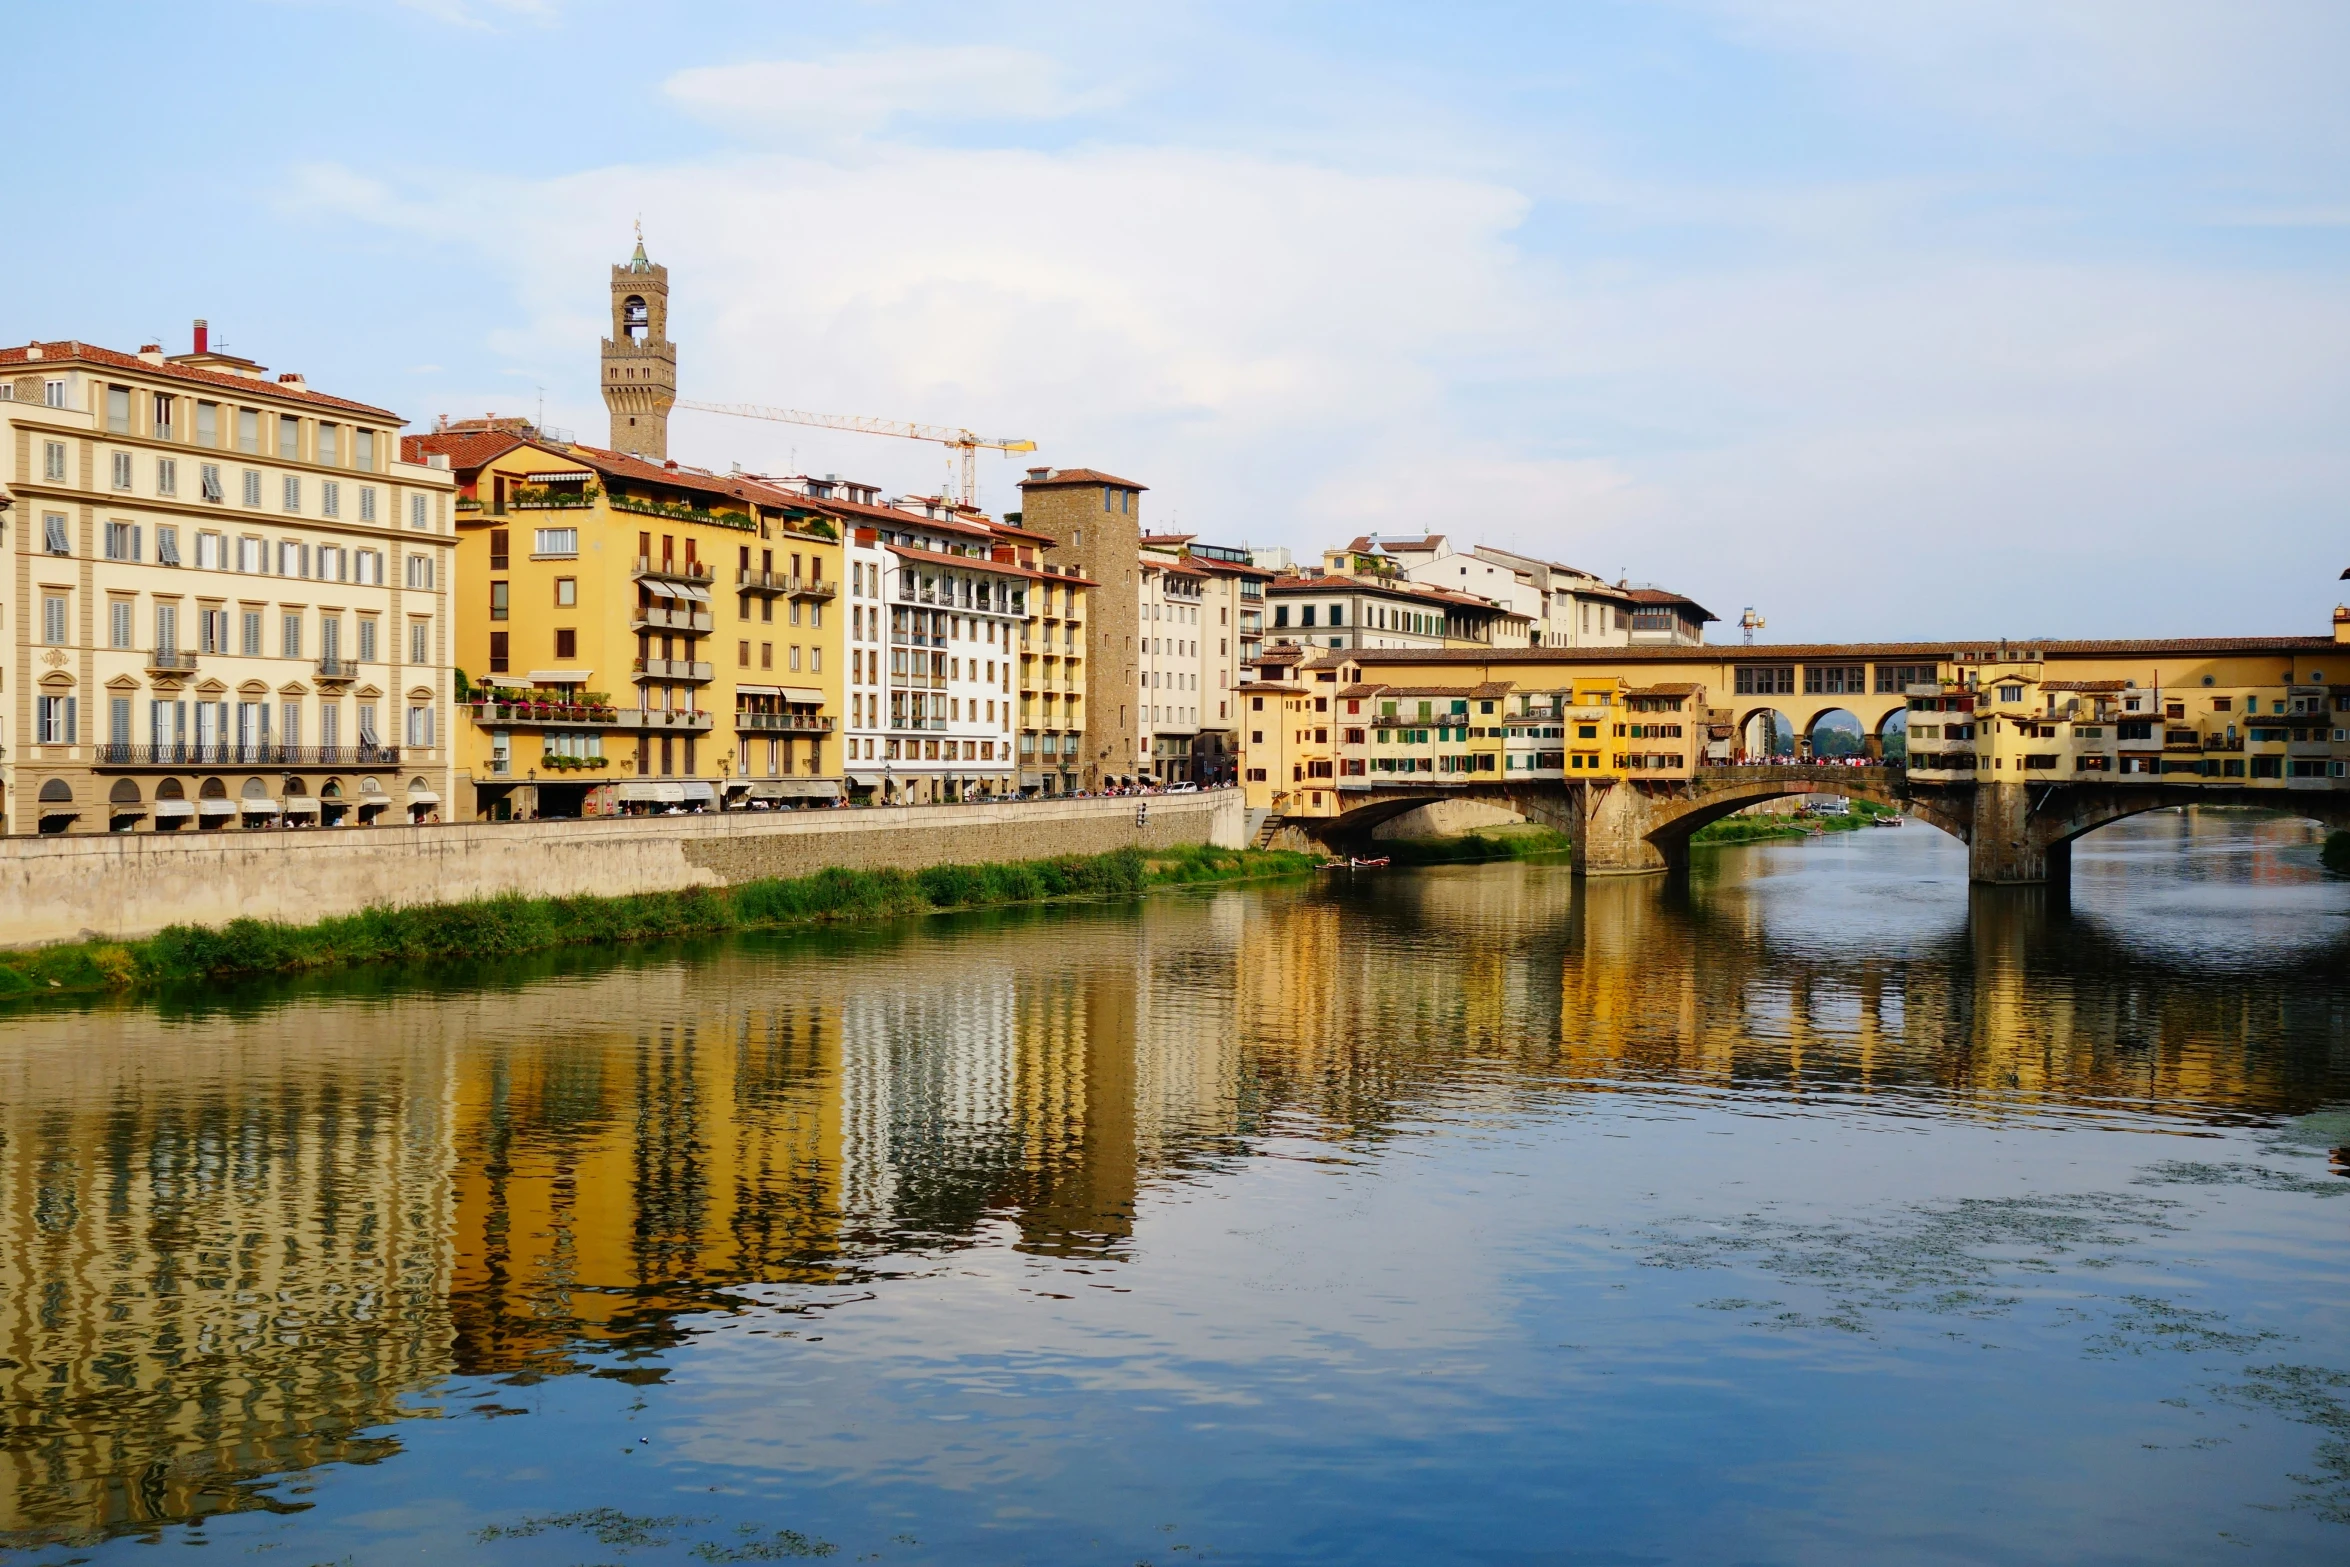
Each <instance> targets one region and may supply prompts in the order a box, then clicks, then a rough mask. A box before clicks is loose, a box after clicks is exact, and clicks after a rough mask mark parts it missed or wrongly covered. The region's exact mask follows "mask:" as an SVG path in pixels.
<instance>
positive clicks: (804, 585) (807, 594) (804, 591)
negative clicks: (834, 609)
mask: <svg viewBox="0 0 2350 1567" xmlns="http://www.w3.org/2000/svg"><path fill="white" fill-rule="evenodd" d="M791 592H792V597H794V598H803V599H828V598H831V597H833V596H834V595H835V594H837V593H839V592H840V584H839V583H837V582H833V581H829V580H827V579H826V578H823V577H794V578H792V586H791Z"/></svg>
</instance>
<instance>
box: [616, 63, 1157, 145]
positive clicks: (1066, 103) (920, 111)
mask: <svg viewBox="0 0 2350 1567" xmlns="http://www.w3.org/2000/svg"><path fill="white" fill-rule="evenodd" d="M661 90H662V92H663V93H664V94H666V95H667V96H668V98H669V100H670V101H671V102H672V103H674V104H676V105H677V106H678V107H679V108H681V109H683V110H685V111H686V112H688V113H690V114H693V115H695V116H697V117H698V118H701V119H705V120H710V121H713V122H715V123H718V124H720V125H724V126H726V127H727V128H729V129H731V130H735V131H751V132H763V133H768V134H775V133H781V134H783V135H786V136H790V137H800V138H810V139H843V138H850V137H856V136H861V135H868V134H871V133H873V132H876V131H879V130H881V129H883V128H884V127H886V126H888V125H889V124H891V123H892V122H893V121H900V120H930V121H956V120H1053V119H1060V118H1063V117H1065V116H1068V115H1072V114H1077V113H1080V112H1082V111H1084V110H1087V109H1091V108H1097V107H1101V106H1103V105H1105V104H1107V103H1109V102H1111V101H1113V96H1112V95H1111V94H1109V93H1108V92H1106V91H1103V90H1099V89H1097V90H1095V91H1091V92H1084V93H1080V92H1076V91H1073V90H1072V89H1071V88H1070V87H1069V86H1068V84H1067V83H1066V82H1065V81H1064V80H1063V74H1062V69H1061V66H1060V65H1059V63H1058V62H1056V61H1055V60H1053V59H1052V58H1050V57H1049V56H1046V55H1042V54H1037V53H1034V52H1032V51H1029V50H1025V49H1010V48H1005V47H1002V46H1000V45H994V44H966V45H957V46H951V47H934V48H902V49H889V50H880V51H875V52H872V53H866V54H840V55H834V56H831V57H830V58H828V59H822V60H758V61H749V62H745V63H741V64H735V65H713V66H702V67H698V68H696V69H693V70H687V71H679V72H678V73H677V74H676V75H674V76H672V77H670V78H669V79H668V80H667V81H666V82H664V83H662V84H661Z"/></svg>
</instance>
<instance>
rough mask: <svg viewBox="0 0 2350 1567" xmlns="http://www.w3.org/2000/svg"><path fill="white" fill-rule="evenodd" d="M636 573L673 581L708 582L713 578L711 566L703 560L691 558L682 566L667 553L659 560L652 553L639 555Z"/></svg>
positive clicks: (641, 575)
mask: <svg viewBox="0 0 2350 1567" xmlns="http://www.w3.org/2000/svg"><path fill="white" fill-rule="evenodd" d="M636 575H637V576H640V577H661V578H664V579H666V580H668V581H671V582H708V581H710V580H711V572H710V568H709V566H708V565H706V564H704V563H703V562H701V561H698V560H689V561H687V562H686V563H685V564H684V565H682V566H681V565H679V564H678V563H677V562H676V561H675V560H673V559H671V558H670V557H668V556H666V555H664V556H662V557H661V558H660V559H658V560H655V559H654V558H653V557H652V556H650V555H639V556H638V557H637V558H636Z"/></svg>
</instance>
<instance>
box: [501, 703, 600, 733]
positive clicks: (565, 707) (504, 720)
mask: <svg viewBox="0 0 2350 1567" xmlns="http://www.w3.org/2000/svg"><path fill="white" fill-rule="evenodd" d="M465 707H466V711H468V712H470V713H471V714H472V715H473V721H474V722H475V723H477V724H479V725H481V726H482V727H484V728H493V727H504V726H520V725H540V724H551V725H560V726H563V727H566V728H568V727H570V726H573V725H577V724H616V723H618V722H620V717H619V713H620V710H619V709H617V708H611V707H598V706H595V705H592V704H590V703H585V702H470V703H467V704H465Z"/></svg>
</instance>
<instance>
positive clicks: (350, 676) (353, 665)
mask: <svg viewBox="0 0 2350 1567" xmlns="http://www.w3.org/2000/svg"><path fill="white" fill-rule="evenodd" d="M318 678H319V679H321V680H356V679H358V678H359V661H358V660H357V659H355V658H322V659H320V660H319V661H318Z"/></svg>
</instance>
